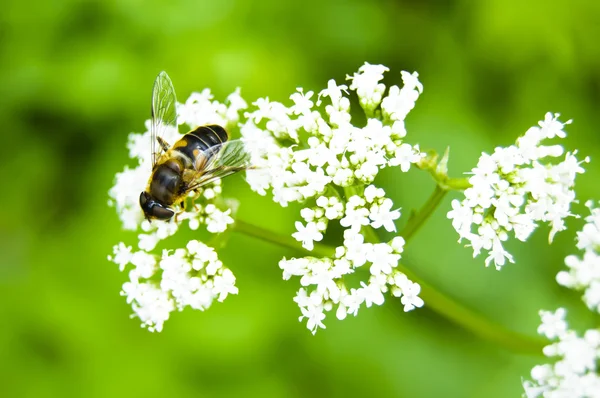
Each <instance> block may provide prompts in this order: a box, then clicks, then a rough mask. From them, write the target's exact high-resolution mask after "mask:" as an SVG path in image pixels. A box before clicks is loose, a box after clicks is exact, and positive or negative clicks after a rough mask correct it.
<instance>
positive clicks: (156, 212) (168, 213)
mask: <svg viewBox="0 0 600 398" xmlns="http://www.w3.org/2000/svg"><path fill="white" fill-rule="evenodd" d="M173 214H175V213H174V212H173V211H172V210H170V209H167V208H166V207H163V206H162V205H160V204H158V203H156V204H155V205H154V207H152V216H154V217H156V218H158V219H159V220H168V219H169V218H171V217H173Z"/></svg>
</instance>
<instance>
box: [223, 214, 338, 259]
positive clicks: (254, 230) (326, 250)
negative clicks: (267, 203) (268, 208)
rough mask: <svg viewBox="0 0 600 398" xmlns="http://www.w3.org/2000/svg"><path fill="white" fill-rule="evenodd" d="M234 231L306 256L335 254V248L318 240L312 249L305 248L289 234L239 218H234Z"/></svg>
mask: <svg viewBox="0 0 600 398" xmlns="http://www.w3.org/2000/svg"><path fill="white" fill-rule="evenodd" d="M233 228H234V231H236V232H240V233H242V234H244V235H248V236H252V237H255V238H257V239H260V240H264V241H265V242H269V243H274V244H276V245H278V246H281V247H286V248H288V249H292V250H295V251H297V252H302V253H303V254H305V255H308V256H319V257H332V256H333V255H334V254H335V248H334V247H331V246H328V245H324V244H322V243H319V242H315V247H314V249H313V250H307V249H305V248H304V247H302V246H301V245H300V242H298V241H297V240H296V239H294V238H292V237H291V236H286V235H280V234H278V233H277V232H273V231H269V230H268V229H265V228H262V227H259V226H256V225H254V224H250V223H247V222H245V221H242V220H240V219H236V220H235V224H234V227H233Z"/></svg>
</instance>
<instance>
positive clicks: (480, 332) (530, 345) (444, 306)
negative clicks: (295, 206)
mask: <svg viewBox="0 0 600 398" xmlns="http://www.w3.org/2000/svg"><path fill="white" fill-rule="evenodd" d="M234 231H237V232H240V233H242V234H244V235H248V236H252V237H254V238H257V239H260V240H263V241H265V242H270V243H274V244H276V245H278V246H281V247H285V248H288V249H292V250H295V251H297V252H300V253H302V254H304V255H308V256H318V257H331V256H333V254H334V253H335V248H333V247H331V246H328V245H324V244H321V243H315V247H314V249H313V250H312V251H309V250H306V249H304V248H303V247H302V246H300V244H299V242H297V241H296V240H295V239H294V238H292V237H291V236H284V235H280V234H278V233H276V232H273V231H269V230H267V229H265V228H261V227H258V226H256V225H253V224H250V223H247V222H244V221H242V220H239V219H238V220H236V222H235V225H234ZM397 269H398V270H399V271H400V272H403V273H404V274H406V276H407V277H408V278H409V279H410V280H412V281H413V282H415V283H418V284H419V285H420V286H421V294H420V296H421V298H422V299H423V300H424V301H425V303H426V305H427V306H428V307H429V308H431V309H432V310H434V311H435V312H437V313H438V314H440V315H442V316H444V317H445V318H447V319H449V320H450V321H451V322H454V323H455V324H457V325H459V326H461V327H463V328H464V329H466V330H469V331H470V332H472V333H473V334H475V335H477V336H479V337H481V338H482V339H485V340H489V341H492V342H494V343H497V344H500V345H502V346H503V347H505V348H507V349H509V350H511V351H515V352H520V353H527V354H537V355H542V347H543V346H544V342H543V341H542V340H539V339H535V338H531V337H528V336H524V335H521V334H519V333H516V332H512V331H510V330H507V329H505V328H503V327H502V326H500V325H498V324H496V323H494V322H491V321H490V320H488V319H486V318H485V317H484V316H482V315H480V314H478V313H476V312H474V311H472V310H470V309H469V308H467V307H464V306H462V305H461V304H459V303H458V302H456V301H454V300H452V299H451V298H450V297H448V296H445V295H444V294H443V293H441V292H439V291H437V290H436V289H435V288H434V287H433V286H431V285H429V284H428V283H426V282H424V281H423V280H421V279H420V278H419V277H418V276H417V275H415V274H414V273H413V272H412V271H410V270H409V269H407V268H406V267H405V266H404V265H402V264H398V267H397Z"/></svg>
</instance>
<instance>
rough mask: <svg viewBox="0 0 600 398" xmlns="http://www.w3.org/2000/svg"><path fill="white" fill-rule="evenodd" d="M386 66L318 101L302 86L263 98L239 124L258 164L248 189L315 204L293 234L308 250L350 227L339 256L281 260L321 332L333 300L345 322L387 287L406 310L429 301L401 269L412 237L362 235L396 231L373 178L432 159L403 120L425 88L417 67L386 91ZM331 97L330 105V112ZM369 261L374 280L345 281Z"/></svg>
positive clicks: (363, 72)
mask: <svg viewBox="0 0 600 398" xmlns="http://www.w3.org/2000/svg"><path fill="white" fill-rule="evenodd" d="M387 70H388V69H387V68H386V67H385V66H382V65H370V64H365V65H363V66H362V67H361V68H360V69H359V71H358V73H355V74H354V75H353V76H348V79H349V80H351V85H350V87H348V86H346V85H343V84H342V85H338V84H337V83H336V82H335V81H334V80H330V81H329V83H328V85H327V88H326V89H324V90H322V91H321V92H320V93H319V95H318V96H317V99H316V102H313V101H312V100H311V98H312V97H313V95H314V93H313V92H312V91H310V92H307V93H304V91H303V90H302V89H298V90H297V92H296V93H294V94H292V95H291V97H290V99H291V100H292V102H293V105H292V106H290V107H286V106H285V105H283V104H281V103H279V102H271V101H269V100H268V99H261V100H258V101H256V102H255V103H254V105H255V106H256V109H255V110H254V111H252V112H249V113H246V117H247V118H248V120H247V121H246V122H245V123H244V124H243V125H242V128H241V132H242V136H243V137H244V139H245V140H246V142H247V143H249V146H250V152H251V154H252V163H253V164H254V165H255V166H256V169H254V170H249V171H248V172H247V181H248V183H249V184H250V187H251V188H252V189H253V190H254V191H256V192H258V193H259V194H261V195H265V194H266V193H267V192H268V191H269V190H272V195H273V200H274V201H275V202H277V203H279V204H280V205H282V206H287V204H288V203H290V202H295V201H302V202H308V201H310V203H315V205H311V204H310V203H309V204H308V205H307V206H305V207H304V208H303V209H302V210H301V212H300V214H301V216H302V218H303V220H304V223H302V222H296V229H297V232H295V233H294V234H293V237H294V238H295V239H296V240H298V241H300V242H302V245H303V247H304V248H305V249H307V250H313V248H314V242H315V241H317V242H318V241H320V240H322V239H323V234H324V232H325V231H326V229H327V227H328V224H329V222H330V221H331V220H339V223H340V225H341V226H342V227H345V228H346V230H345V232H344V243H343V245H342V246H339V247H337V249H336V253H335V256H333V257H331V258H328V257H326V258H314V257H305V258H292V259H289V260H288V259H285V258H284V259H283V260H282V261H281V262H280V264H279V265H280V267H281V268H282V270H283V276H284V279H289V278H290V277H291V276H298V277H300V283H301V285H302V288H301V289H300V290H299V291H298V294H297V296H296V298H295V301H296V302H297V303H298V305H299V307H300V309H301V311H302V317H301V318H300V319H304V318H306V319H307V327H308V329H310V330H311V331H312V332H313V333H315V332H316V330H317V329H318V328H319V327H321V328H324V327H325V326H324V324H323V322H322V321H323V319H324V318H325V312H327V311H330V310H331V309H332V308H333V307H334V306H337V309H336V315H337V317H338V318H339V319H343V318H345V317H346V315H347V314H353V315H356V313H357V311H358V309H359V307H360V305H361V304H363V303H364V304H365V305H366V306H367V307H370V306H371V305H372V304H377V305H381V304H383V302H384V295H383V293H386V292H388V291H391V293H392V295H394V296H396V297H401V301H402V303H403V304H404V309H405V311H409V310H411V309H413V308H415V307H421V306H422V305H423V301H422V300H421V299H420V298H419V297H418V294H419V292H420V286H419V285H418V284H415V283H413V282H411V281H410V280H408V278H407V277H406V276H405V275H404V274H402V273H400V272H399V271H397V270H396V269H395V268H396V267H397V265H398V261H399V260H400V253H401V252H402V250H403V245H404V240H403V239H402V238H401V237H396V238H394V239H393V240H392V241H391V242H390V243H375V244H373V243H365V241H364V237H363V235H362V234H361V231H362V230H363V228H365V227H368V228H375V229H377V228H381V227H384V228H385V229H386V230H387V231H389V232H395V231H396V226H395V224H394V221H395V220H396V219H398V218H399V217H400V211H399V210H394V209H393V202H392V200H391V199H389V198H386V197H385V192H384V191H383V189H380V188H377V187H375V186H374V185H369V184H372V182H373V180H374V179H375V177H376V176H377V174H378V173H379V170H381V169H382V168H385V167H389V166H399V168H400V170H402V171H405V172H406V171H408V170H409V169H410V166H411V164H414V163H417V162H419V161H420V160H421V159H422V158H423V157H424V156H425V155H424V154H422V153H421V152H420V150H419V147H418V146H412V145H410V144H408V143H406V142H404V137H405V136H406V130H405V127H404V118H405V117H406V115H407V114H408V112H409V111H410V110H411V109H412V108H413V107H414V106H415V101H416V100H417V98H418V97H419V95H420V93H421V92H422V91H423V86H422V85H421V83H420V82H419V80H418V78H417V77H418V74H417V73H413V74H410V73H408V72H402V80H403V82H404V86H403V87H402V88H399V87H397V86H392V87H390V89H389V91H388V93H387V96H386V95H385V93H386V86H385V85H384V84H383V83H381V80H382V79H383V73H384V72H386V71H387ZM348 90H350V91H355V92H356V94H357V95H358V99H359V102H360V104H361V107H362V108H363V110H364V112H365V114H366V116H367V120H366V123H365V125H364V126H363V127H357V126H355V125H353V124H352V118H351V115H350V99H349V97H348V95H349V91H348ZM325 97H327V98H328V99H329V100H328V102H329V104H327V105H325V106H324V112H322V111H321V110H320V107H321V105H322V101H323V99H324V98H325ZM365 185H368V186H367V187H366V188H365ZM341 191H343V192H344V196H342V195H341V193H340V192H341ZM311 199H312V200H311ZM367 263H369V264H370V265H369V267H368V269H369V270H370V277H369V279H368V281H367V283H365V281H362V282H360V285H358V286H356V288H348V287H346V284H345V280H344V276H346V275H348V274H351V273H354V272H355V271H356V270H357V269H359V268H361V267H362V268H363V269H364V268H366V267H363V266H364V265H365V264H367Z"/></svg>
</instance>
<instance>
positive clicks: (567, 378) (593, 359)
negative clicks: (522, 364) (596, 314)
mask: <svg viewBox="0 0 600 398" xmlns="http://www.w3.org/2000/svg"><path fill="white" fill-rule="evenodd" d="M565 313H566V312H565V310H564V309H559V310H557V311H556V313H555V314H553V313H551V312H547V311H540V314H541V315H542V326H540V329H541V333H544V334H545V335H546V336H547V337H549V338H552V339H558V341H557V342H555V343H553V344H550V345H548V346H546V347H545V348H544V354H545V355H546V356H548V357H555V358H556V359H557V360H556V361H554V363H553V364H552V365H550V364H545V365H537V366H535V367H534V368H533V369H532V370H531V378H532V379H533V380H532V381H529V380H527V381H524V382H523V388H524V389H525V394H526V396H527V397H544V398H545V397H551V398H555V397H556V398H588V397H598V396H600V376H599V375H598V368H597V363H598V361H599V360H600V330H598V329H589V330H587V331H586V332H585V333H584V334H583V336H582V337H579V336H578V335H577V333H576V332H575V331H573V330H569V329H568V326H567V323H566V322H565V321H564V316H565Z"/></svg>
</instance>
